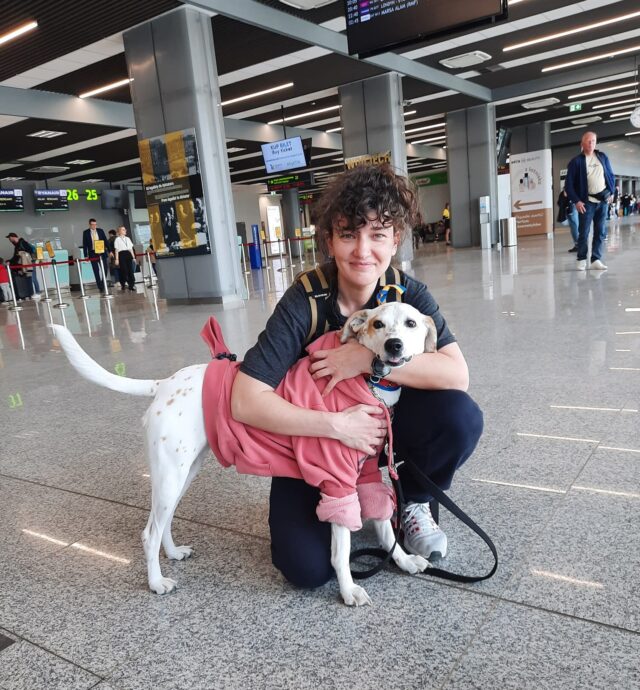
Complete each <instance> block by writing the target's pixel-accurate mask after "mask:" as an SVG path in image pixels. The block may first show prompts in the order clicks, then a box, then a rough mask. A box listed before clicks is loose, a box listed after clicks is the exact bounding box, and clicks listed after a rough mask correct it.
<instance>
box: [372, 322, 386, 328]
mask: <svg viewBox="0 0 640 690" xmlns="http://www.w3.org/2000/svg"><path fill="white" fill-rule="evenodd" d="M373 327H374V328H384V324H383V323H382V321H374V322H373Z"/></svg>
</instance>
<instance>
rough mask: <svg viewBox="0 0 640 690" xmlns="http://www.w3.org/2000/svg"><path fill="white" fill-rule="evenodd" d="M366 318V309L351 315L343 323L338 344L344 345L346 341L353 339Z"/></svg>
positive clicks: (367, 315) (367, 314) (367, 311)
mask: <svg viewBox="0 0 640 690" xmlns="http://www.w3.org/2000/svg"><path fill="white" fill-rule="evenodd" d="M368 318H369V310H368V309H361V310H360V311H356V312H354V313H353V314H351V316H350V317H349V319H348V320H347V323H345V325H344V328H343V329H342V333H341V335H340V342H341V343H346V342H347V340H349V338H353V337H354V336H355V335H356V333H357V332H358V331H359V330H360V329H361V328H362V327H363V326H364V324H365V323H366V322H367V319H368Z"/></svg>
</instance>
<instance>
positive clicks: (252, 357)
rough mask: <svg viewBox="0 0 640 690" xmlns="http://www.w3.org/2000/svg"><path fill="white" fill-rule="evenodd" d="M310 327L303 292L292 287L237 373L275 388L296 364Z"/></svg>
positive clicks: (285, 294) (295, 286)
mask: <svg viewBox="0 0 640 690" xmlns="http://www.w3.org/2000/svg"><path fill="white" fill-rule="evenodd" d="M310 325H311V308H310V306H309V299H308V298H307V295H306V293H305V291H304V288H303V287H302V286H301V285H299V284H298V283H294V284H293V285H292V286H291V287H290V288H289V289H288V290H287V291H286V292H285V293H284V295H283V296H282V299H281V300H280V301H279V302H278V304H277V305H276V308H275V310H274V312H273V314H272V315H271V316H270V317H269V320H268V321H267V325H266V326H265V329H264V331H262V333H261V334H260V335H259V336H258V342H257V343H256V344H255V345H254V346H253V347H252V348H251V349H250V350H249V351H248V352H247V354H246V355H245V358H244V361H243V362H242V364H241V365H240V371H242V372H243V373H244V374H247V376H251V377H252V378H254V379H258V381H262V383H266V384H267V385H268V386H271V387H272V388H276V387H277V386H278V384H279V383H280V381H282V379H283V378H284V376H285V374H286V373H287V371H288V370H289V369H290V368H291V367H292V366H293V365H294V364H295V363H296V362H297V361H298V359H299V357H300V353H301V352H302V350H303V347H304V342H305V340H306V339H307V335H308V334H309V327H310Z"/></svg>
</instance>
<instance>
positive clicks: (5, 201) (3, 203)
mask: <svg viewBox="0 0 640 690" xmlns="http://www.w3.org/2000/svg"><path fill="white" fill-rule="evenodd" d="M0 211H24V196H23V195H22V190H21V189H0Z"/></svg>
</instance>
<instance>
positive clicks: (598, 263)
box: [591, 259, 608, 271]
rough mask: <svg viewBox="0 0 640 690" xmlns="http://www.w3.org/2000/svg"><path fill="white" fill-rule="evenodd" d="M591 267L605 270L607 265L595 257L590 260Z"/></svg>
mask: <svg viewBox="0 0 640 690" xmlns="http://www.w3.org/2000/svg"><path fill="white" fill-rule="evenodd" d="M591 268H593V269H595V270H596V271H606V270H607V268H608V266H605V265H604V264H603V263H602V261H600V259H596V260H595V261H592V262H591Z"/></svg>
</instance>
